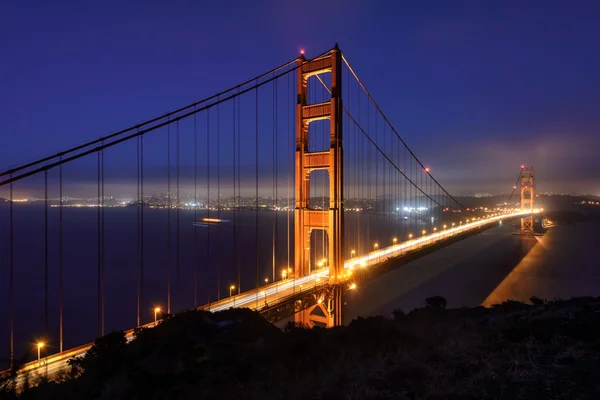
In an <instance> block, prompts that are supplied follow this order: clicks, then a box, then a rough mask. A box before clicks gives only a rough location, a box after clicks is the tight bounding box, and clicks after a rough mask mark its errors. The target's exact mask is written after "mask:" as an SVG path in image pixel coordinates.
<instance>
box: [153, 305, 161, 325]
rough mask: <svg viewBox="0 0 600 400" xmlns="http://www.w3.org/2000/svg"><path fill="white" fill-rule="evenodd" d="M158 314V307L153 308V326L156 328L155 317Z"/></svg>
mask: <svg viewBox="0 0 600 400" xmlns="http://www.w3.org/2000/svg"><path fill="white" fill-rule="evenodd" d="M159 312H160V307H154V326H156V315H157V314H158V313H159Z"/></svg>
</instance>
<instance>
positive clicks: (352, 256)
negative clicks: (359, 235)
mask: <svg viewBox="0 0 600 400" xmlns="http://www.w3.org/2000/svg"><path fill="white" fill-rule="evenodd" d="M355 255H356V251H354V250H352V251H351V252H350V257H351V258H354V256H355Z"/></svg>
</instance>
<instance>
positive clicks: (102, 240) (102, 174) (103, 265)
mask: <svg viewBox="0 0 600 400" xmlns="http://www.w3.org/2000/svg"><path fill="white" fill-rule="evenodd" d="M102 144H104V143H102ZM100 159H101V164H102V173H101V177H102V178H101V179H102V185H101V187H102V196H101V203H102V204H101V207H100V210H101V222H102V224H101V225H102V236H101V244H102V246H101V249H102V251H101V256H102V281H101V282H102V283H101V290H102V336H104V299H105V297H106V296H105V293H106V292H105V279H104V276H105V270H104V269H105V263H104V254H105V251H104V150H102V151H101V155H100Z"/></svg>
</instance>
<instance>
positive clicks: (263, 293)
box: [260, 290, 267, 304]
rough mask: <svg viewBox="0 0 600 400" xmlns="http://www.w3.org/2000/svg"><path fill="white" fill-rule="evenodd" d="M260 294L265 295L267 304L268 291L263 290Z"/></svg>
mask: <svg viewBox="0 0 600 400" xmlns="http://www.w3.org/2000/svg"><path fill="white" fill-rule="evenodd" d="M260 294H261V295H264V296H265V304H267V292H265V291H264V290H263V291H261V292H260Z"/></svg>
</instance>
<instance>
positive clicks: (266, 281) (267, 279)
mask: <svg viewBox="0 0 600 400" xmlns="http://www.w3.org/2000/svg"><path fill="white" fill-rule="evenodd" d="M268 283H269V278H265V286H267V284H268Z"/></svg>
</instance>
